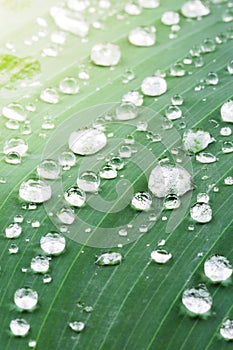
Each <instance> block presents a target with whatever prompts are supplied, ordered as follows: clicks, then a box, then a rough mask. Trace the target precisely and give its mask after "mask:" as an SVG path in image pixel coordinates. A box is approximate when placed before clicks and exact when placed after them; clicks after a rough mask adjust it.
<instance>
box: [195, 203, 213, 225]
mask: <svg viewBox="0 0 233 350" xmlns="http://www.w3.org/2000/svg"><path fill="white" fill-rule="evenodd" d="M190 215H191V218H192V219H193V220H195V221H197V222H199V223H201V224H205V223H207V222H210V221H211V220H212V209H211V207H210V205H209V204H207V203H196V204H194V206H193V207H192V208H191V209H190Z"/></svg>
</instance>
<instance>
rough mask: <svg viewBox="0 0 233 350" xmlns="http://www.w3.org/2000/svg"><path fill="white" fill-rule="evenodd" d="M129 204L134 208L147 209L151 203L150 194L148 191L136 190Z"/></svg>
mask: <svg viewBox="0 0 233 350" xmlns="http://www.w3.org/2000/svg"><path fill="white" fill-rule="evenodd" d="M131 205H132V207H133V208H134V209H136V210H140V211H141V210H142V211H147V210H149V209H150V208H151V205H152V198H151V195H150V194H149V193H148V192H137V193H135V194H134V196H133V199H132V201H131Z"/></svg>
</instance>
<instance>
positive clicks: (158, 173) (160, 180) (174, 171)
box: [148, 165, 192, 197]
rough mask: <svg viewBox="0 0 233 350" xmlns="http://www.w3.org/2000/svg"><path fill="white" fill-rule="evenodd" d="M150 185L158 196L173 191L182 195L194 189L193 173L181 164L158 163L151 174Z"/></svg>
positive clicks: (163, 195)
mask: <svg viewBox="0 0 233 350" xmlns="http://www.w3.org/2000/svg"><path fill="white" fill-rule="evenodd" d="M148 186H149V189H150V191H151V192H152V193H153V194H154V195H155V196H156V197H166V196H167V195H169V194H171V193H173V194H176V195H177V196H182V195H183V194H184V193H186V192H187V191H190V190H191V189H192V183H191V175H190V174H189V173H188V171H187V170H186V169H184V168H182V167H180V166H177V167H173V166H169V165H163V166H161V165H157V166H156V167H155V168H154V169H153V170H152V172H151V174H150V177H149V183H148Z"/></svg>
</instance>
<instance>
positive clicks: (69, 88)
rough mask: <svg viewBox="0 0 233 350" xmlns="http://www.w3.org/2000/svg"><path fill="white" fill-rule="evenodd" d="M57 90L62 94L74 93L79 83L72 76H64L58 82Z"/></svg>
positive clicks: (77, 89)
mask: <svg viewBox="0 0 233 350" xmlns="http://www.w3.org/2000/svg"><path fill="white" fill-rule="evenodd" d="M59 90H60V91H61V92H62V93H63V94H67V95H75V94H77V93H78V92H79V85H78V81H77V79H75V78H73V77H66V78H64V79H62V80H61V81H60V83H59Z"/></svg>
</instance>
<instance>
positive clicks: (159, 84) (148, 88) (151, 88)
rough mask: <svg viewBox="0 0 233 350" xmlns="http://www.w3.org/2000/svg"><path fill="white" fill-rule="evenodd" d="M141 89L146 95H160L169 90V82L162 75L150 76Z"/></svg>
mask: <svg viewBox="0 0 233 350" xmlns="http://www.w3.org/2000/svg"><path fill="white" fill-rule="evenodd" d="M141 89H142V92H143V94H144V95H147V96H160V95H162V94H164V93H165V92H166V91H167V82H166V80H165V79H164V78H162V77H159V76H149V77H146V78H145V79H144V80H143V82H142V85H141Z"/></svg>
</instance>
